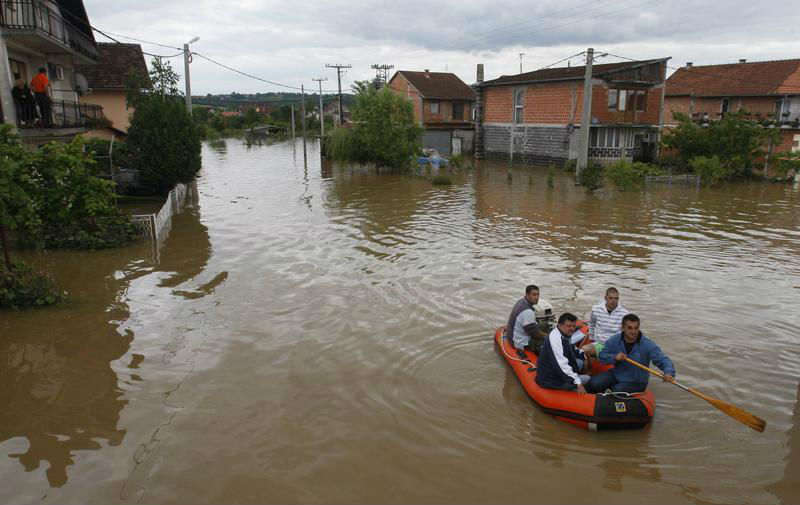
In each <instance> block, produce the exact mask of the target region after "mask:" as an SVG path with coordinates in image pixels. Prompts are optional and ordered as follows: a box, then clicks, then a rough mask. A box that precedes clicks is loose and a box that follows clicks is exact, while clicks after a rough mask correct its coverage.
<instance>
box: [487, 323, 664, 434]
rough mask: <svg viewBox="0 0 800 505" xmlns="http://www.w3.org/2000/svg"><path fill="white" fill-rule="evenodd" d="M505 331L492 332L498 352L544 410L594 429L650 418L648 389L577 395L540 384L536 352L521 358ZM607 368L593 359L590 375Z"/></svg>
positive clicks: (642, 423) (622, 426) (652, 410)
mask: <svg viewBox="0 0 800 505" xmlns="http://www.w3.org/2000/svg"><path fill="white" fill-rule="evenodd" d="M578 327H579V329H582V330H583V332H584V333H586V334H588V331H587V329H588V328H587V327H586V325H585V323H582V322H579V324H578ZM505 330H506V327H505V326H501V327H500V328H498V329H497V331H496V332H495V335H494V341H495V343H496V344H497V346H498V349H499V350H500V354H501V355H502V356H503V357H504V358H505V359H506V361H507V362H508V364H509V365H510V366H511V369H512V370H514V373H515V374H516V375H517V378H518V379H519V381H520V382H521V383H522V387H524V388H525V391H526V392H527V393H528V396H530V397H531V399H533V401H534V402H536V404H537V405H539V407H541V409H542V410H544V411H545V412H546V413H548V414H551V415H552V416H554V417H555V418H556V419H560V420H562V421H566V422H568V423H571V424H574V425H576V426H580V427H581V428H586V429H589V430H593V431H598V430H623V429H637V428H643V427H645V426H647V424H648V423H649V422H650V421H651V420H652V419H653V414H655V409H656V401H655V398H654V397H653V393H652V392H651V391H650V390H649V389H648V390H647V391H645V392H644V393H636V394H633V395H627V394H625V393H614V394H612V393H606V394H584V395H580V394H578V393H577V392H575V391H563V390H555V389H545V388H542V387H540V386H539V385H538V384H537V383H536V360H537V356H536V354H534V353H532V352H529V351H524V352H525V354H526V357H527V359H526V360H523V359H522V357H521V356H520V355H519V354H518V351H517V349H516V348H514V346H513V345H512V344H511V342H510V341H509V340H508V339H506V336H505ZM609 368H610V365H603V364H601V363H599V362H598V361H597V360H592V370H591V372H590V375H594V374H595V373H599V372H603V371H605V370H608V369H609Z"/></svg>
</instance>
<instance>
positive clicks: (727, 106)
mask: <svg viewBox="0 0 800 505" xmlns="http://www.w3.org/2000/svg"><path fill="white" fill-rule="evenodd" d="M729 110H730V100H729V99H727V98H723V99H722V105H721V106H720V109H719V111H720V112H722V113H723V114H724V113H726V112H728V111H729Z"/></svg>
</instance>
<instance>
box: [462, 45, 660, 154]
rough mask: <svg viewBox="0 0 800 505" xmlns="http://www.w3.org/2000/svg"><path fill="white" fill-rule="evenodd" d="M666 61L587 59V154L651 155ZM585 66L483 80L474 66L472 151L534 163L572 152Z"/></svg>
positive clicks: (657, 129)
mask: <svg viewBox="0 0 800 505" xmlns="http://www.w3.org/2000/svg"><path fill="white" fill-rule="evenodd" d="M667 60H669V58H661V59H653V60H645V61H631V62H623V63H609V64H603V65H593V67H592V104H591V118H592V119H591V125H588V126H589V127H590V128H591V130H590V142H589V146H590V147H589V159H590V160H594V161H599V162H610V161H614V160H618V159H632V160H644V161H648V160H650V159H652V158H653V157H654V156H655V155H656V150H657V146H658V140H659V132H660V127H661V125H662V121H663V104H664V80H665V78H666V62H667ZM584 73H585V67H583V66H580V67H562V68H548V69H543V70H537V71H534V72H526V73H522V74H518V75H504V76H501V77H499V78H497V79H493V80H490V81H484V82H481V81H482V75H481V74H482V68H481V67H480V66H479V69H478V83H477V84H476V85H475V88H476V90H477V92H478V101H477V103H476V108H477V114H476V115H477V124H476V129H477V131H476V146H475V149H476V156H477V157H479V158H481V157H482V158H488V159H509V158H512V159H513V160H514V161H521V162H524V163H534V164H546V163H557V164H561V163H563V162H565V161H566V160H568V159H573V158H577V156H578V131H579V129H580V128H581V127H582V126H583V125H581V124H580V121H581V114H582V111H583V106H584V104H583V79H584Z"/></svg>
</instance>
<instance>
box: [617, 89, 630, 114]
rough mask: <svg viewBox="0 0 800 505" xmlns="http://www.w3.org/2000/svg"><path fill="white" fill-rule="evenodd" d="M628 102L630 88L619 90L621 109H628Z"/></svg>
mask: <svg viewBox="0 0 800 505" xmlns="http://www.w3.org/2000/svg"><path fill="white" fill-rule="evenodd" d="M627 103H628V90H627V89H621V90H619V110H622V111H624V110H627V109H626V105H627Z"/></svg>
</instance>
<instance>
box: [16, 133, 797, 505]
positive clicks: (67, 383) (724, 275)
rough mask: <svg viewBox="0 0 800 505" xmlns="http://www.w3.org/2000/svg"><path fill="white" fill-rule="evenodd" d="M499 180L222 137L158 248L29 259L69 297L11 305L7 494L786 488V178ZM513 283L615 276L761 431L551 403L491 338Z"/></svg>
mask: <svg viewBox="0 0 800 505" xmlns="http://www.w3.org/2000/svg"><path fill="white" fill-rule="evenodd" d="M512 174H513V181H512V182H511V183H509V182H508V181H507V165H506V164H504V163H492V162H483V163H481V164H477V165H476V166H475V167H474V169H467V170H464V171H460V172H459V173H456V174H454V175H453V176H452V179H453V184H452V185H450V186H433V185H432V184H431V182H430V180H428V179H426V178H424V177H418V176H412V175H408V174H405V173H397V172H392V171H383V170H382V171H376V170H374V169H368V168H362V167H352V166H346V165H340V164H335V163H331V162H328V161H322V162H320V159H319V152H318V148H317V146H316V145H309V146H308V156H307V162H305V163H304V156H303V149H302V145H301V144H300V141H299V140H298V141H287V142H281V143H275V144H265V145H252V146H248V145H245V143H244V142H242V141H241V140H236V139H228V140H223V141H217V142H213V143H208V144H206V145H204V148H203V171H202V172H201V178H200V179H199V180H198V181H197V191H196V192H195V194H194V195H193V197H192V201H191V203H190V205H189V206H188V208H187V209H186V210H184V212H183V213H181V214H178V215H176V216H175V218H174V221H173V224H172V228H171V233H170V235H169V237H168V238H167V240H166V241H165V243H164V244H163V247H161V249H160V250H159V251H157V254H154V252H153V248H152V246H151V245H150V244H149V243H145V242H142V243H140V244H136V245H133V246H130V247H126V248H120V249H114V250H108V251H100V252H74V251H69V252H67V251H53V252H49V253H42V254H37V255H27V256H26V259H30V260H31V261H32V262H33V263H35V264H36V265H39V266H41V267H44V268H46V269H47V270H49V271H50V272H52V273H53V274H54V277H55V278H56V280H57V281H58V282H59V283H60V285H61V286H63V287H64V289H66V290H67V291H69V293H70V297H69V301H68V302H67V303H66V304H64V305H62V306H58V307H54V308H46V309H39V310H31V311H19V312H9V311H6V312H0V335H2V338H0V384H2V388H0V409H2V412H3V417H2V420H0V483H1V484H2V485H0V502H2V503H33V502H36V503H137V502H139V501H141V502H142V503H189V502H191V503H228V502H231V503H232V502H236V503H368V502H369V503H545V502H546V503H583V502H588V501H593V502H601V503H606V502H614V503H618V504H625V503H640V502H642V501H643V500H646V501H648V502H650V503H695V504H706V503H732V502H736V503H752V504H759V503H776V502H778V503H797V502H800V483H799V482H798V481H799V480H800V479H798V478H797V470H796V467H797V466H798V465H799V464H800V405H798V402H799V401H800V387H799V384H800V368H799V367H798V366H797V364H796V360H795V359H794V357H795V356H797V355H798V354H799V353H800V336H799V334H798V328H800V315H798V314H800V312H798V307H800V254H799V253H800V190H798V189H797V188H793V187H791V186H784V185H777V184H763V183H756V182H754V183H742V184H731V185H727V186H722V187H720V188H715V189H707V188H696V187H694V186H681V185H674V186H668V185H653V186H651V187H650V188H649V189H648V191H646V192H642V193H639V192H632V193H618V192H615V191H610V190H601V191H598V192H596V193H595V194H586V193H585V192H584V191H583V189H582V188H578V187H576V186H575V185H574V183H573V178H572V175H571V174H565V173H560V172H559V173H557V174H556V177H555V181H554V185H553V187H552V188H551V187H548V185H547V183H546V179H547V169H546V168H534V167H526V166H515V167H514V168H513V170H512ZM530 283H535V284H538V285H539V286H540V287H541V288H542V297H543V298H546V299H547V300H548V301H550V302H551V303H552V304H553V306H554V307H555V308H556V311H557V312H563V311H571V312H575V313H576V314H578V315H580V316H584V315H585V314H586V313H587V312H588V311H589V309H590V307H591V305H592V304H594V303H596V302H597V301H599V300H600V299H601V298H602V295H603V292H604V291H605V289H606V287H608V286H611V285H613V286H616V287H617V288H618V289H619V290H620V293H621V303H622V304H623V305H624V306H625V307H627V308H628V309H629V310H631V311H632V312H635V313H637V314H638V315H639V316H640V317H641V318H642V330H643V331H644V332H645V333H646V334H647V335H648V336H650V337H651V338H653V339H654V340H655V341H656V342H657V343H658V344H659V345H660V346H661V348H662V349H663V350H664V351H665V353H666V354H667V355H669V356H670V357H671V358H672V360H673V361H674V362H675V366H676V369H677V378H678V380H679V381H681V382H683V383H685V384H686V385H689V386H694V387H697V388H698V389H699V390H700V391H703V392H705V393H708V394H709V395H711V396H714V397H716V398H719V399H722V400H724V401H728V402H731V403H733V404H735V405H737V406H740V407H742V408H744V409H746V410H749V411H751V412H753V413H754V414H756V415H758V416H760V417H762V418H764V419H765V420H766V421H767V423H768V426H767V430H766V432H765V433H763V434H758V433H755V432H753V431H751V430H749V429H748V428H747V427H746V426H744V425H742V424H739V423H737V422H736V421H734V420H732V419H731V418H729V417H727V416H725V415H724V414H722V413H721V412H719V411H717V410H716V409H714V408H713V407H711V406H710V405H708V404H707V403H705V402H703V401H702V400H700V399H698V398H696V397H694V396H692V395H690V394H687V393H685V392H683V391H681V390H680V389H678V388H676V387H674V386H671V385H668V384H662V383H660V381H656V380H653V381H651V382H650V384H651V386H650V387H651V388H652V389H653V391H654V392H655V395H656V398H657V401H658V408H657V413H656V416H655V419H654V421H653V423H652V425H651V426H649V427H648V428H646V429H644V430H641V431H629V432H616V433H591V432H584V431H581V430H578V429H576V428H574V427H572V426H570V425H567V424H565V423H562V422H559V421H557V420H554V419H553V418H552V417H550V416H547V415H545V414H544V413H542V412H541V411H540V410H538V409H537V407H536V406H535V404H533V402H532V401H531V400H530V399H529V398H528V396H527V395H526V394H525V392H524V390H523V389H522V387H521V386H520V384H519V382H518V381H517V379H516V377H515V376H514V374H513V372H512V371H511V370H510V368H509V367H508V366H507V365H506V363H505V361H504V360H503V359H502V358H501V357H500V356H499V355H498V354H497V352H496V350H495V347H494V343H493V340H492V337H493V335H494V330H495V329H496V328H497V327H498V326H500V325H502V324H505V322H506V320H507V317H508V313H509V311H510V309H511V307H512V305H513V303H514V302H515V301H516V300H517V299H519V298H520V297H521V296H522V294H523V291H524V287H525V285H526V284H530ZM793 468H794V470H793ZM792 475H794V477H792ZM644 497H646V498H644Z"/></svg>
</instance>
